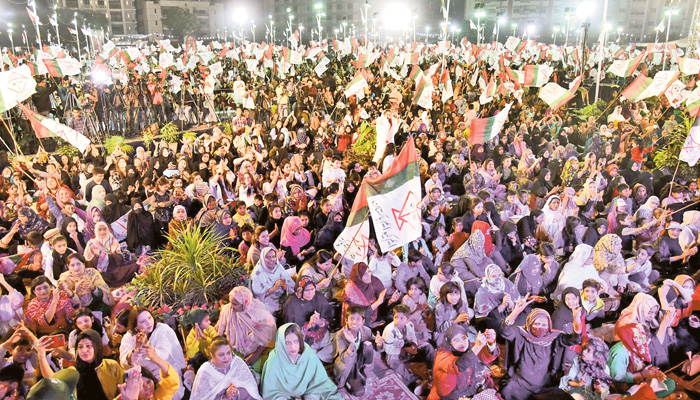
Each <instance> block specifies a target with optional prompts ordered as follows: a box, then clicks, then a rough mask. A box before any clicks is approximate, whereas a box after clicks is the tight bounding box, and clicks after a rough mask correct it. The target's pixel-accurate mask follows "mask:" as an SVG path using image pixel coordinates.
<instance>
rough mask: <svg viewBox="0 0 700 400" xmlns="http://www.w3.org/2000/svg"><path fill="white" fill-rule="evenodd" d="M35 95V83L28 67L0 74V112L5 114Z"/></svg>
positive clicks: (24, 66)
mask: <svg viewBox="0 0 700 400" xmlns="http://www.w3.org/2000/svg"><path fill="white" fill-rule="evenodd" d="M34 93H36V81H35V80H34V78H32V71H31V69H29V66H27V65H22V66H20V67H17V68H14V69H11V70H9V71H4V72H0V112H5V111H7V110H9V109H10V108H12V107H14V106H16V105H17V103H19V102H21V101H24V100H26V99H27V98H28V97H29V96H31V95H33V94H34Z"/></svg>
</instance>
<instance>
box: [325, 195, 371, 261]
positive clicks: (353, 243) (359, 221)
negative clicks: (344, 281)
mask: <svg viewBox="0 0 700 400" xmlns="http://www.w3.org/2000/svg"><path fill="white" fill-rule="evenodd" d="M368 213H369V207H368V205H367V197H366V195H365V190H364V183H363V184H362V185H361V186H360V188H359V190H358V191H357V196H355V201H354V202H353V203H352V208H351V209H350V215H348V221H347V222H346V223H345V228H343V231H342V232H340V235H338V237H337V238H336V239H335V242H333V248H334V249H335V250H336V251H337V252H338V253H340V254H344V255H345V256H344V257H345V258H347V259H349V260H352V262H353V263H358V262H364V263H366V262H367V250H368V249H369V223H367V221H365V218H366V217H367V214H368Z"/></svg>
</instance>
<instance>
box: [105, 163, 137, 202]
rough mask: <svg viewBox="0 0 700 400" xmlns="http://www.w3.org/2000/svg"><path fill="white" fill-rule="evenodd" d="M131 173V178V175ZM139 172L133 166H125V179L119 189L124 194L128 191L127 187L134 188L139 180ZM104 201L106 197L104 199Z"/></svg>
mask: <svg viewBox="0 0 700 400" xmlns="http://www.w3.org/2000/svg"><path fill="white" fill-rule="evenodd" d="M131 173H133V176H132V175H131ZM139 178H140V176H139V171H137V170H136V167H135V166H133V165H127V166H126V177H124V179H123V180H122V185H121V188H122V190H123V191H124V192H126V191H127V190H128V189H129V186H136V182H137V181H138V180H139ZM105 199H106V197H105Z"/></svg>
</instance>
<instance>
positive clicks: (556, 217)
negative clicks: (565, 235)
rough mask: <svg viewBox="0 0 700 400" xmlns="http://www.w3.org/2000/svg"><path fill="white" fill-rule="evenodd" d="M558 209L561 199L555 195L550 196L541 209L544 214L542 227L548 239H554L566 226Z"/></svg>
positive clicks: (564, 218)
mask: <svg viewBox="0 0 700 400" xmlns="http://www.w3.org/2000/svg"><path fill="white" fill-rule="evenodd" d="M560 207H561V197H559V196H557V195H554V196H550V197H549V198H548V199H547V202H546V203H544V207H542V212H544V222H543V223H542V225H543V226H544V229H545V230H546V231H547V234H548V235H549V237H550V238H554V237H556V236H557V233H559V232H561V231H562V229H564V225H566V217H564V216H563V215H562V214H561V213H560Z"/></svg>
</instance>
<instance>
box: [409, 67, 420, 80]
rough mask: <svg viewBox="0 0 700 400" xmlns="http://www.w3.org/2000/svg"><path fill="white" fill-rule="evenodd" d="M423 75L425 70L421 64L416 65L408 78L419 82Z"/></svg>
mask: <svg viewBox="0 0 700 400" xmlns="http://www.w3.org/2000/svg"><path fill="white" fill-rule="evenodd" d="M422 77H423V70H422V69H420V67H419V66H417V65H414V66H413V68H412V69H411V73H409V74H408V79H410V80H412V81H416V82H418V81H419V80H420V79H421V78H422Z"/></svg>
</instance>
